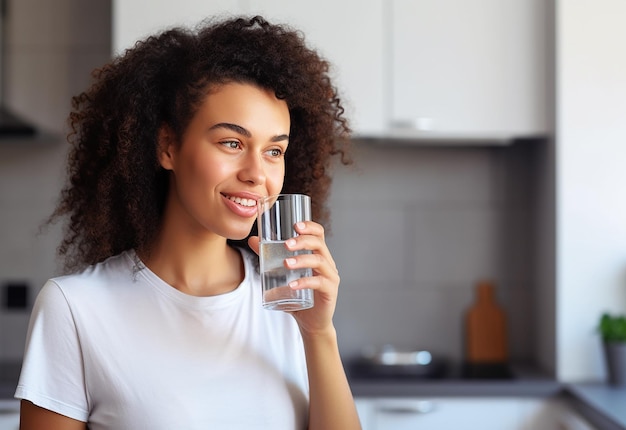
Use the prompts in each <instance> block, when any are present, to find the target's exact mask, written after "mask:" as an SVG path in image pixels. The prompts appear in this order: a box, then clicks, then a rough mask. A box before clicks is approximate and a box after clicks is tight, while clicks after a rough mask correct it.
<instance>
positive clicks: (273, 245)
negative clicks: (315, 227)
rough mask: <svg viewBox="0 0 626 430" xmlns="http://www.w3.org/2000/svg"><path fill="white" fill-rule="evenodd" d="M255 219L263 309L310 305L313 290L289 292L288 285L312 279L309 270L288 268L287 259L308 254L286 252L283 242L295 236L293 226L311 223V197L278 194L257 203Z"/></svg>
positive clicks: (282, 308) (303, 307) (292, 309)
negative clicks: (256, 216) (257, 213)
mask: <svg viewBox="0 0 626 430" xmlns="http://www.w3.org/2000/svg"><path fill="white" fill-rule="evenodd" d="M258 211H259V216H258V219H257V222H258V230H259V239H260V251H259V257H260V262H261V280H262V281H261V282H262V286H263V307H264V308H265V309H272V310H282V311H297V310H302V309H307V308H310V307H312V306H313V290H311V289H303V290H292V289H291V288H290V287H289V283H290V282H291V281H294V280H296V279H299V278H304V277H309V276H312V270H311V269H295V270H292V269H287V268H286V267H285V264H284V261H285V259H286V258H289V257H292V256H295V255H300V254H307V253H311V251H306V250H302V251H296V252H292V251H289V250H287V248H286V247H285V242H286V241H287V240H288V239H290V238H292V237H295V236H297V235H298V233H296V231H295V228H294V225H295V224H296V223H297V222H300V221H310V220H311V198H310V197H309V196H307V195H304V194H278V195H274V196H268V197H265V198H262V199H260V200H259V205H258Z"/></svg>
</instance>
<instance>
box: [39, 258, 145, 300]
mask: <svg viewBox="0 0 626 430" xmlns="http://www.w3.org/2000/svg"><path fill="white" fill-rule="evenodd" d="M134 255H135V254H134V252H133V251H124V252H122V253H120V254H118V255H115V256H112V257H109V258H107V259H106V260H104V261H102V262H100V263H96V264H94V265H91V266H88V267H86V268H85V269H83V270H81V271H79V272H75V273H71V274H67V275H61V276H57V277H53V278H51V279H49V280H48V282H47V283H46V285H50V284H51V285H56V286H57V287H58V288H59V289H61V290H63V291H66V290H74V289H84V288H89V289H90V290H93V289H96V288H97V287H99V286H105V285H111V284H116V283H119V282H121V281H123V280H124V281H126V280H130V279H132V278H133V277H134V276H135V275H136V273H137V272H138V270H139V267H140V266H139V264H140V263H139V261H138V260H137V259H136V258H135V257H134Z"/></svg>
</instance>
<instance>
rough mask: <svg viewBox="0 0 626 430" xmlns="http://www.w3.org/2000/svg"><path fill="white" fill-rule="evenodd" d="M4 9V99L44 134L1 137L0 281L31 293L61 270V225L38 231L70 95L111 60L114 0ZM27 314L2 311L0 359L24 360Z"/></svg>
mask: <svg viewBox="0 0 626 430" xmlns="http://www.w3.org/2000/svg"><path fill="white" fill-rule="evenodd" d="M7 9H8V17H7V22H6V24H5V35H6V39H5V55H4V59H3V60H4V61H3V69H4V73H3V75H4V83H5V85H4V91H3V103H4V105H5V106H7V107H9V108H11V110H12V111H14V112H16V113H18V114H20V116H22V117H24V118H26V119H28V120H29V121H31V122H32V123H34V124H35V125H36V126H37V127H38V129H39V130H40V132H41V133H42V134H44V135H46V138H45V139H41V140H38V141H36V142H32V141H20V142H15V141H7V140H0V285H3V284H4V282H6V281H20V282H21V281H25V282H27V283H28V284H29V285H30V286H31V289H32V292H31V293H32V294H31V295H34V294H36V292H37V291H38V290H39V288H40V287H41V285H42V284H43V282H45V280H46V279H47V278H48V277H50V276H52V275H54V274H55V273H58V271H57V266H58V265H57V262H56V260H55V250H56V246H57V244H58V241H59V237H60V235H59V229H58V227H54V228H52V229H50V230H49V231H48V232H47V233H46V234H38V231H39V226H40V225H41V223H42V222H43V221H44V219H45V218H46V217H47V216H48V215H49V214H50V212H51V211H52V209H53V207H54V203H55V201H56V198H57V195H58V192H59V190H60V188H61V185H62V181H63V164H64V161H65V154H66V149H67V148H66V146H67V145H66V144H65V143H64V142H65V140H64V133H65V120H66V117H67V114H68V111H69V106H70V98H71V97H72V96H73V95H75V94H76V93H77V92H78V91H79V90H81V89H83V88H85V87H86V86H87V85H88V83H89V81H90V71H91V70H92V69H93V68H94V67H96V66H98V65H100V64H101V63H103V62H105V61H106V60H107V59H108V58H109V57H110V51H111V47H110V34H111V30H110V24H111V2H110V0H90V1H89V2H85V1H82V0H55V1H53V2H51V1H48V0H9V1H8V5H7ZM42 140H43V141H42ZM28 315H29V314H28V310H27V311H22V310H7V309H3V308H2V309H0V360H2V359H15V358H19V357H21V355H22V352H23V348H24V334H25V332H26V326H27V322H28Z"/></svg>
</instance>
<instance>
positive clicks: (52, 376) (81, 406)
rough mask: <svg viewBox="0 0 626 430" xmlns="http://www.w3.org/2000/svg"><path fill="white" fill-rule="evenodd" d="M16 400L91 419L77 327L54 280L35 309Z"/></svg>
mask: <svg viewBox="0 0 626 430" xmlns="http://www.w3.org/2000/svg"><path fill="white" fill-rule="evenodd" d="M15 398H17V399H24V400H28V401H31V402H32V403H34V404H35V405H37V406H40V407H42V408H45V409H48V410H51V411H54V412H57V413H59V414H62V415H65V416H67V417H70V418H73V419H76V420H79V421H83V422H86V421H87V418H88V415H89V406H88V400H87V394H86V389H85V377H84V366H83V360H82V354H81V347H80V340H79V337H78V334H77V330H76V325H75V323H74V319H73V317H72V311H71V308H70V306H69V304H68V301H67V300H66V297H65V295H64V293H63V291H62V290H61V288H60V287H59V285H58V284H57V283H56V282H54V281H52V280H50V281H48V282H47V283H46V284H45V285H44V287H43V288H42V289H41V291H40V292H39V295H38V296H37V299H36V301H35V305H34V307H33V311H32V314H31V318H30V323H29V327H28V334H27V338H26V348H25V351H24V361H23V363H22V371H21V375H20V379H19V383H18V386H17V390H16V392H15Z"/></svg>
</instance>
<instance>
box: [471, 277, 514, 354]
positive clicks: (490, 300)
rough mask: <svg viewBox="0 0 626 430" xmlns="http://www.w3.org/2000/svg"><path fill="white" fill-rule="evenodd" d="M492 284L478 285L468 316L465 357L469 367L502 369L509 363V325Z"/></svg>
mask: <svg viewBox="0 0 626 430" xmlns="http://www.w3.org/2000/svg"><path fill="white" fill-rule="evenodd" d="M494 293H495V287H494V285H493V283H491V282H488V281H483V282H479V283H478V284H477V285H476V301H475V302H474V304H473V305H472V306H471V307H470V308H469V310H468V312H467V315H466V321H465V325H466V333H465V338H466V339H465V340H466V345H465V349H466V351H465V353H466V357H465V358H466V363H467V364H469V365H502V364H506V363H507V362H508V358H509V357H508V338H507V326H506V324H507V322H506V315H505V313H504V310H503V309H502V308H501V307H500V306H499V305H498V303H497V302H496V299H495V294H494Z"/></svg>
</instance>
